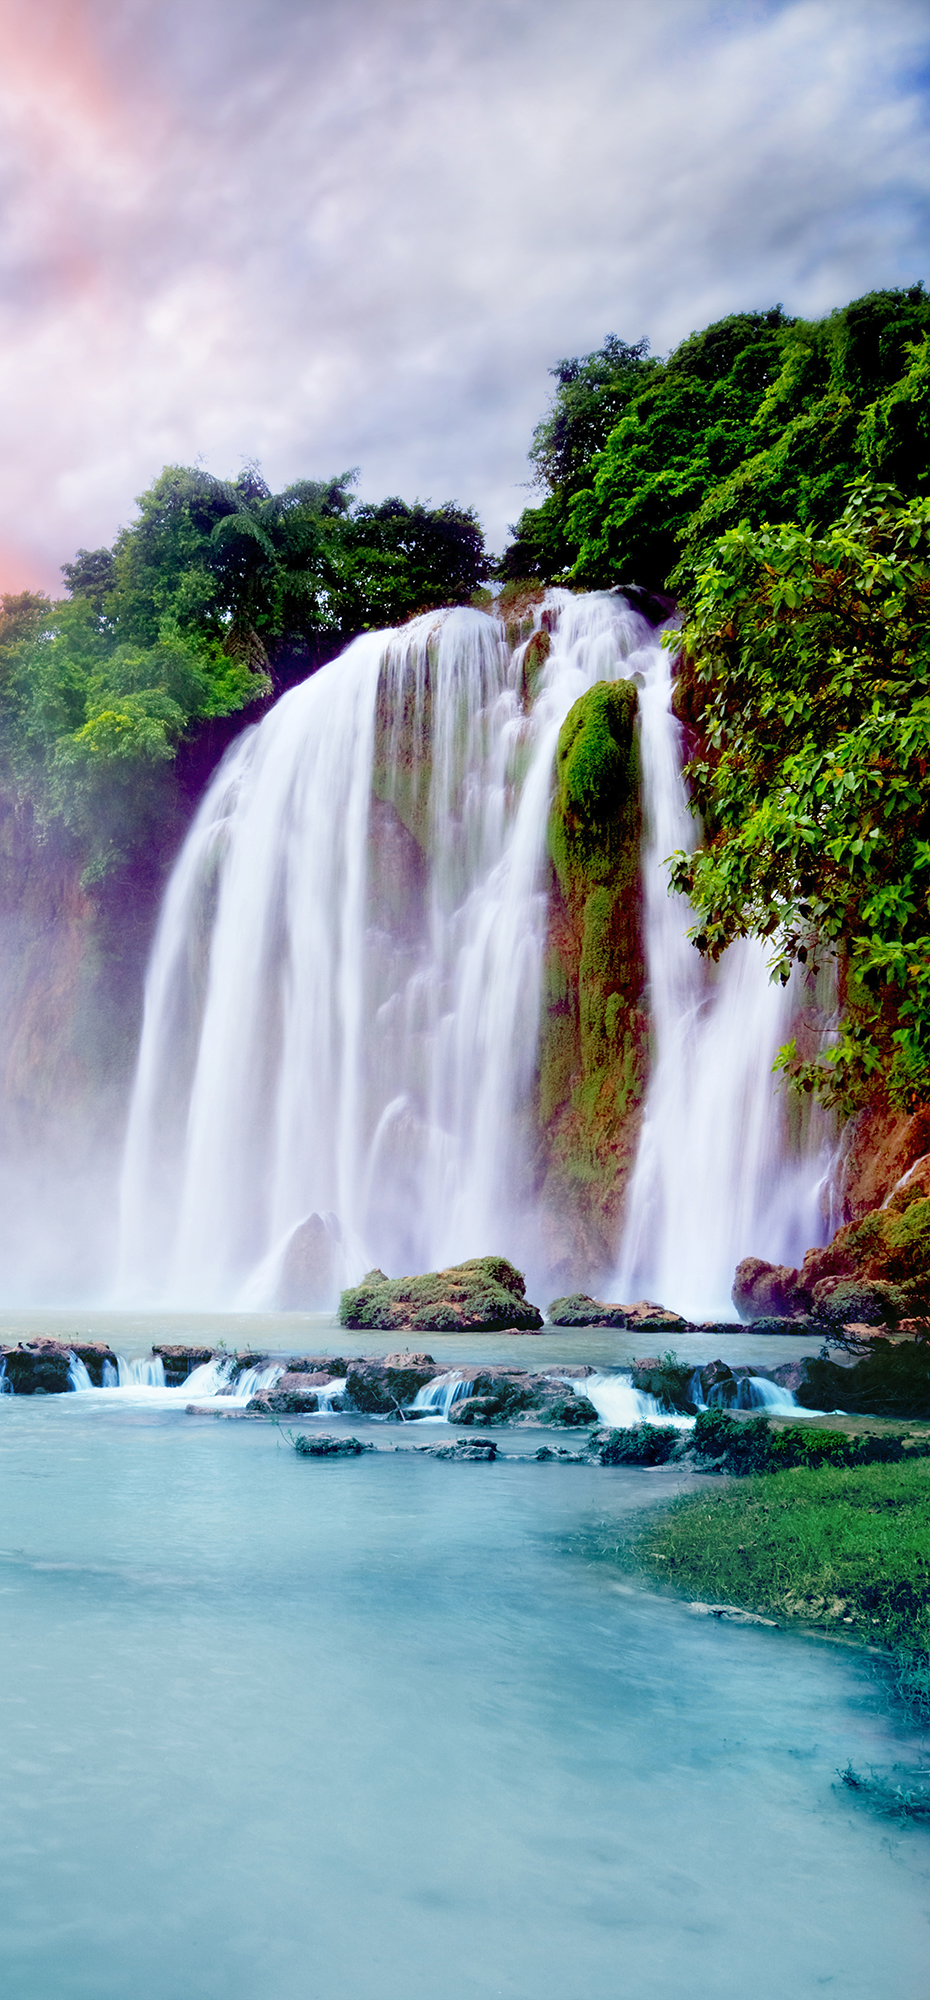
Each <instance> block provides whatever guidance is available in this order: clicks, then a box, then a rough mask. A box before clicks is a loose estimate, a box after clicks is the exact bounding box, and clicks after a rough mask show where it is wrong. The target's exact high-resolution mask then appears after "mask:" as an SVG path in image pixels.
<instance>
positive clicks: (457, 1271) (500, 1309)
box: [339, 1257, 543, 1333]
mask: <svg viewBox="0 0 930 2000" xmlns="http://www.w3.org/2000/svg"><path fill="white" fill-rule="evenodd" d="M339 1322H340V1325H341V1326H355V1327H381V1328H383V1329H384V1331H385V1332H389V1333H393V1332H398V1333H402V1332H407V1331H409V1332H411V1333H457V1332H459V1331H460V1330H467V1331H469V1332H471V1333H500V1332H503V1331H504V1330H506V1329H509V1328H514V1329H516V1330H517V1331H518V1332H527V1333H535V1332H536V1331H537V1330H538V1329H539V1328H540V1327H541V1326H542V1323H543V1321H542V1314H541V1312H540V1311H539V1310H538V1308H537V1307H536V1306H533V1305H530V1304H528V1302H527V1299H526V1286H525V1283H524V1280H523V1277H522V1275H521V1273H520V1272H519V1271H518V1270H516V1269H515V1267H514V1265H513V1264H511V1263H508V1260H507V1258H506V1257H470V1258H468V1259H467V1261H466V1262H465V1263H463V1264H453V1265H451V1266H450V1267H449V1269H448V1270H446V1271H427V1272H425V1273H424V1274H423V1275H422V1276H421V1277H414V1278H386V1277H385V1275H384V1272H383V1271H369V1272H368V1273H367V1275H366V1276H365V1277H364V1278H363V1279H362V1282H361V1284H360V1285H355V1286H353V1287H352V1288H351V1289H350V1290H349V1291H346V1292H343V1294H342V1297H341V1299H340V1301H339Z"/></svg>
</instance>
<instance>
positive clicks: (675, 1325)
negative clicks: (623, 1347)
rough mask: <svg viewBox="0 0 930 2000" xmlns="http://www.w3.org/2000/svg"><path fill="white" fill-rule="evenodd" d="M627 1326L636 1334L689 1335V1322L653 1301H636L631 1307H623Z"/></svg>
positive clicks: (679, 1314)
mask: <svg viewBox="0 0 930 2000" xmlns="http://www.w3.org/2000/svg"><path fill="white" fill-rule="evenodd" d="M624 1311H625V1313H626V1323H627V1326H628V1327H630V1328H632V1329H635V1331H636V1332H637V1333H689V1332H690V1331H691V1322H690V1320H687V1319H685V1318H684V1317H683V1315H682V1314H681V1313H676V1312H672V1311H671V1310H670V1308H669V1307H668V1306H660V1305H656V1303H655V1300H654V1299H637V1300H636V1301H635V1302H634V1304H633V1305H630V1306H625V1307H624Z"/></svg>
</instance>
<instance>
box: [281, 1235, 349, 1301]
mask: <svg viewBox="0 0 930 2000" xmlns="http://www.w3.org/2000/svg"><path fill="white" fill-rule="evenodd" d="M341 1244H342V1231H341V1229H340V1227H339V1219H338V1217H337V1216H335V1215H330V1214H327V1215H316V1214H314V1215H308V1216H307V1218H306V1221H304V1222H301V1223H300V1224H299V1225H298V1227H297V1228H296V1229H295V1231H294V1233H293V1236H292V1237H291V1239H290V1242H289V1243H288V1246H287V1249H286V1250H285V1252H284V1261H283V1263H282V1265H281V1274H280V1277H279V1279H278V1285H277V1290H276V1292H275V1301H274V1304H275V1311H276V1312H316V1311H320V1310H322V1309H323V1308H325V1307H326V1306H332V1305H333V1304H334V1302H335V1299H336V1294H337V1292H338V1290H339V1284H338V1277H337V1268H338V1260H339V1254H340V1248H341Z"/></svg>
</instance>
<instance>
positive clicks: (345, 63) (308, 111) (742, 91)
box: [0, 0, 930, 594]
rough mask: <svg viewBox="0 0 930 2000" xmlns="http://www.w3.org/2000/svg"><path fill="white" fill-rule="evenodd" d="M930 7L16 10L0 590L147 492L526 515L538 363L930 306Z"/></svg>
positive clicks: (339, 3)
mask: <svg viewBox="0 0 930 2000" xmlns="http://www.w3.org/2000/svg"><path fill="white" fill-rule="evenodd" d="M928 99H930V13H928V10H927V9H926V7H925V5H924V4H923V3H922V0H918V3H917V4H914V0H869V4H859V0H799V4H792V0H788V4H780V3H779V0H758V4H755V0H743V4H734V5H725V4H721V5H708V4H706V0H558V4H555V0H0V466H2V475H3V476H2V479H0V590H20V589H24V588H43V589H48V590H51V591H52V592H53V594H54V593H55V592H60V578H59V565H60V564H61V563H62V562H63V561H67V560H68V558H69V557H70V556H71V555H72V554H73V553H74V551H75V549H76V548H77V547H78V546H84V547H88V548H93V547H97V546H100V545H102V544H109V543H110V542H112V540H113V538H114V536H115V534H116V532H117V530H118V529H119V527H120V526H121V525H122V524H126V523H128V522H129V521H131V519H132V518H133V515H134V511H135V510H134V499H135V496H136V495H138V494H139V493H140V492H142V491H143V490H144V489H145V488H146V487H147V486H148V485H150V484H151V481H152V480H153V478H154V477H155V476H156V475H157V473H158V472H159V471H160V469H161V467H162V465H163V464H166V463H183V464H188V465H191V464H197V463H202V464H203V465H205V466H206V467H207V468H208V469H209V470H210V471H213V472H215V473H217V474H218V475H220V476H223V477H229V476H234V475H235V474H236V472H237V471H238V470H239V469H240V467H241V466H242V464H243V463H245V462H258V463H259V464H260V465H261V467H262V469H263V472H264V474H265V477H266V478H267V480H268V482H269V484H270V485H271V486H272V487H274V488H279V487H281V486H284V485H286V484H288V483H289V482H290V481H291V480H294V479H297V478H301V477H311V478H316V477H328V476H329V475H331V474H333V473H337V472H342V471H344V470H345V469H347V468H349V467H353V466H357V467H359V469H360V477H359V492H360V493H361V494H362V496H363V497H364V498H366V499H380V498H383V497H384V496H386V495H387V494H393V493H399V494H401V495H402V496H403V497H404V498H405V499H407V500H412V499H414V498H415V497H418V498H420V499H422V500H426V501H431V502H432V504H433V505H439V504H441V503H442V502H443V501H446V500H455V501H457V502H459V503H460V504H462V505H473V506H475V507H476V508H477V509H478V512H479V514H480V516H481V518H482V521H483V522H484V525H485V528H486V530H487V533H488V539H489V544H490V546H491V547H492V548H500V547H502V546H503V543H504V541H505V540H506V530H507V524H508V523H509V522H512V521H514V520H515V519H516V517H517V515H518V514H519V513H520V511H521V509H522V508H523V507H524V506H525V505H527V504H529V503H530V502H531V501H532V498H533V494H532V490H531V489H530V488H529V487H528V486H527V484H526V482H527V480H528V479H529V477H530V472H531V468H530V467H529V466H528V464H527V460H526V453H527V449H528V447H529V444H530V441H531V437H532V431H533V426H534V424H535V423H536V422H537V421H538V420H539V418H540V417H541V416H542V414H543V413H544V411H545V408H546V406H547V403H548V398H549V395H550V393H551V390H552V383H551V381H550V379H549V377H548V373H547V371H548V369H549V368H550V367H551V366H552V364H553V363H554V362H555V361H557V360H558V359H560V358H561V357H562V356H564V355H568V354H583V353H586V352H589V351H590V350H591V349H592V348H595V347H598V346H600V345H601V343H602V341H603V339H604V336H605V335H606V334H607V333H608V332H612V333H616V334H618V335H619V336H620V337H621V338H622V339H625V340H629V341H634V340H638V339H639V338H640V337H641V336H643V335H646V336H648V339H649V341H650V343H651V346H652V350H653V352H654V353H659V354H662V353H666V352H668V350H669V349H670V348H671V347H672V346H673V345H675V343H676V342H677V341H679V340H680V339H682V338H683V337H684V336H685V335H686V334H688V333H689V332H691V331H692V330H693V329H694V328H696V327H700V326H703V325H706V324H707V323H708V322H709V321H710V320H712V319H714V318H720V317H722V316H723V315H724V314H725V313H727V312H732V311H735V310H739V309H742V308H753V307H765V306H768V305H771V304H774V303H776V302H780V303H782V304H783V305H785V306H786V308H787V309H788V310H789V311H793V312H799V313H805V314H818V313H823V312H827V311H829V310H830V309H831V307H833V306H836V305H841V304H844V303H845V302H846V301H847V300H848V299H850V298H854V297H856V296H858V295H860V294H861V293H863V292H865V291H868V290H871V289H873V288H874V287H876V286H883V285H896V284H908V283H913V282H914V281H915V280H916V279H917V278H919V277H924V278H926V279H928V280H930V255H928V247H930V246H928V235H930V231H928V207H930V146H928V118H927V111H928Z"/></svg>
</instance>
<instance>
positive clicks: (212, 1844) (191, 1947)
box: [0, 1396, 930, 2000]
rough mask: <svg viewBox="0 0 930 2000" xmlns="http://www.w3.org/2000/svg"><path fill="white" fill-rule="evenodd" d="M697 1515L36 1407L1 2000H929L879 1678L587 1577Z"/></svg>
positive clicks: (416, 1462) (13, 1634)
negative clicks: (888, 1814) (601, 1546)
mask: <svg viewBox="0 0 930 2000" xmlns="http://www.w3.org/2000/svg"><path fill="white" fill-rule="evenodd" d="M361 1427H362V1426H361V1425H360V1424H359V1422H358V1420H356V1428H357V1429H358V1428H361ZM368 1435H370V1436H375V1437H377V1440H378V1442H379V1443H381V1444H385V1443H388V1442H393V1441H394V1440H395V1439H396V1437H397V1436H398V1433H397V1431H395V1430H394V1429H393V1428H392V1427H387V1426H377V1427H375V1426H372V1427H371V1428H370V1429H369V1431H368ZM431 1435H432V1436H433V1437H435V1436H436V1433H435V1431H434V1432H432V1433H431ZM403 1436H404V1441H405V1442H409V1441H411V1438H410V1431H409V1430H408V1431H406V1432H405V1433H403ZM501 1442H502V1445H503V1447H504V1449H505V1450H506V1449H507V1448H508V1443H509V1444H510V1446H512V1447H514V1448H517V1447H518V1446H520V1447H522V1448H524V1449H525V1448H526V1445H527V1442H528V1440H527V1436H526V1433H523V1434H522V1435H521V1434H520V1433H512V1434H509V1437H508V1434H502V1435H501ZM677 1481H678V1475H676V1474H675V1473H673V1472H668V1471H660V1472H648V1473H647V1472H631V1471H623V1470H610V1469H603V1468H599V1467H591V1468H588V1467H574V1466H571V1467H560V1466H550V1465H535V1464H521V1463H501V1462H498V1463H497V1464H496V1465H493V1466H488V1465H465V1464H454V1463H448V1462H443V1461H437V1460H434V1459H428V1458H423V1457H420V1456H418V1455H415V1456H407V1455H401V1454H398V1455H396V1456H395V1455H389V1456H381V1455H379V1456H373V1457H364V1458H361V1459H358V1460H355V1461H349V1462H345V1461H342V1462H336V1463H326V1462H315V1461H306V1460H300V1459H298V1458H297V1457H296V1456H295V1455H294V1454H293V1453H292V1452H290V1451H289V1450H288V1449H286V1448H285V1447H283V1446H282V1444H281V1443H280V1441H279V1440H278V1438H277V1437H276V1435H275V1434H274V1432H273V1431H272V1430H271V1429H270V1427H266V1426H262V1425H256V1424H251V1423H246V1422H222V1423H221V1422H217V1421H216V1420H215V1419H210V1418H205V1419H195V1418H188V1417H185V1416H183V1415H182V1414H180V1413H177V1412H175V1411H173V1410H172V1411H165V1410H159V1409H155V1408H152V1407H148V1408H146V1407H145V1405H144V1403H143V1402H142V1401H141V1400H140V1402H139V1404H138V1405H135V1406H134V1405H132V1404H131V1403H126V1402H125V1401H122V1400H120V1401H119V1402H118V1403H117V1402H116V1401H114V1402H113V1403H111V1404H107V1399H106V1396H89V1397H78V1396H63V1397H54V1398H42V1399H29V1398H13V1397H5V1398H3V1399H2V1402H0V1520H2V1530H0V1542H2V1561H0V1591H2V1593H3V1598H4V1603H3V1614H4V1615H3V1617H2V1639H0V1648H2V1657H0V1752H2V1760H3V1769H4V1772H5V1774H6V1782H5V1786H4V1792H5V1803H4V1809H3V1814H2V1831H0V1881H2V1884H3V1893H2V1919H0V1965H2V1968H3V1971H4V1991H5V1992H6V1993H8V1994H10V1995H11V1996H15V2000H52V1996H54V2000H126V1996H128V1995H130V1994H131V1995H132V1996H133V2000H180V1996H182V1995H183V1996H184V2000H349V1996H351V2000H437V1996H439V1995H440V1994H441V1995H442V1996H443V2000H472V1996H484V1995H487V1996H491V1995H505V1996H508V2000H570V1996H574V1995H578V1996H587V1995H592V1996H593V1995H594V1994H599V1993H601V1992H609V1993H619V1994H629V1995H630V1996H631V2000H633V1996H635V2000H680V1996H681V1995H682V1993H685V1992H686V1993H687V1994H688V1995H689V2000H744V1997H745V1996H746V1995H747V1994H750V1993H751V1994H752V1995H753V1996H755V2000H783V1997H784V1995H785V1994H786V1993H789V1992H790V1993H792V1994H794V1995H798V1996H802V2000H806V1996H814V1995H820V1994H821V1993H822V1992H823V1991H824V1990H832V1991H834V1992H835V1993H837V1994H838V1995H839V1994H842V1995H843V2000H855V1996H861V2000H876V1996H879V1995H885V1994H892V1993H893V1994H895V1996H896V2000H923V1996H924V1995H925V1991H926V1964H927V1946H928V1932H927V1922H926V1909H927V1898H926V1887H927V1881H926V1874H927V1861H928V1853H930V1843H928V1842H927V1840H926V1838H925V1837H924V1836H923V1835H921V1834H920V1833H916V1834H915V1833H914V1832H913V1831H905V1832H904V1833H903V1834H902V1833H900V1832H899V1831H897V1830H896V1829H894V1828H889V1827H888V1826H887V1825H886V1824H883V1823H881V1822H878V1821H875V1820H873V1819H872V1818H870V1817H869V1816H868V1815H867V1814H866V1813H864V1812H863V1811H862V1810H861V1809H860V1808H858V1807H857V1806H856V1805H855V1804H854V1803H853V1802H852V1801H851V1800H850V1799H849V1798H848V1795H845V1794H844V1793H842V1792H837V1790H836V1789H835V1774H836V1770H837V1767H838V1766H842V1765H844V1764H845V1763H846V1761H847V1759H848V1758H850V1757H851V1758H852V1760H853V1762H854V1763H855V1764H857V1765H858V1766H859V1767H863V1766H866V1767H867V1766H868V1764H869V1763H870V1762H880V1763H888V1762H889V1761H891V1760H892V1759H893V1758H894V1756H895V1755H897V1754H901V1746H900V1744H897V1743H896V1742H895V1739H894V1738H893V1737H892V1736H890V1735H889V1733H888V1725H887V1724H886V1723H885V1722H884V1721H883V1720H882V1719H881V1717H880V1715H879V1714H878V1713H877V1711H876V1708H875V1704H874V1700H873V1699H872V1695H871V1691H870V1687H869V1683H868V1680H867V1676H866V1672H865V1668H864V1665H863V1663H862V1662H861V1661H860V1660H859V1659H858V1658H857V1657H856V1656H855V1655H853V1654H851V1653H846V1652H845V1651H843V1650H842V1649H840V1648H836V1647H828V1646H826V1645H815V1644H810V1643H808V1642H805V1641H804V1640H802V1639H799V1638H796V1637H793V1636H788V1635H781V1634H772V1633H769V1632H762V1631H758V1630H754V1629H748V1630H747V1629H738V1630H735V1629H732V1628H726V1627H721V1626H719V1625H718V1624H716V1623H715V1622H713V1621H709V1620H707V1619H698V1618H695V1617H694V1616H693V1615H691V1614H690V1613H689V1612H688V1610H687V1608H686V1607H684V1606H682V1605H679V1604H678V1603H676V1602H674V1601H671V1600H662V1599H661V1598H657V1597H654V1596H651V1595H649V1594H646V1593H643V1592H640V1591H638V1590H631V1589H630V1588H629V1587H626V1586H624V1585H623V1583H622V1580H618V1577H617V1574H616V1573H615V1572H614V1571H613V1570H612V1569H611V1568H610V1567H609V1566H607V1565H605V1564H604V1563H596V1562H593V1561H592V1560H591V1556H590V1551H591V1547H592V1536H596V1534H597V1533H600V1532H602V1529H600V1528H599V1527H598V1524H604V1523H606V1524H607V1525H608V1529H610V1527H611V1524H615V1525H616V1526H617V1528H618V1529H622V1527H623V1525H624V1522H625V1521H626V1520H627V1519H628V1518H629V1514H630V1510H632V1509H635V1508H636V1507H639V1506H641V1505H642V1504H643V1503H644V1502H645V1501H651V1500H653V1499H656V1498H657V1497H659V1496H660V1495H662V1494H667V1493H669V1492H670V1491H672V1490H674V1487H675V1485H676V1483H677Z"/></svg>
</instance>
